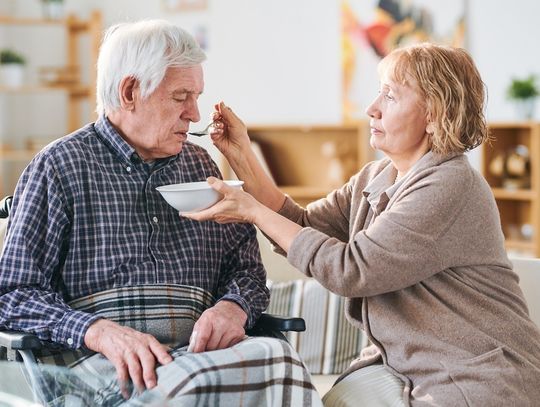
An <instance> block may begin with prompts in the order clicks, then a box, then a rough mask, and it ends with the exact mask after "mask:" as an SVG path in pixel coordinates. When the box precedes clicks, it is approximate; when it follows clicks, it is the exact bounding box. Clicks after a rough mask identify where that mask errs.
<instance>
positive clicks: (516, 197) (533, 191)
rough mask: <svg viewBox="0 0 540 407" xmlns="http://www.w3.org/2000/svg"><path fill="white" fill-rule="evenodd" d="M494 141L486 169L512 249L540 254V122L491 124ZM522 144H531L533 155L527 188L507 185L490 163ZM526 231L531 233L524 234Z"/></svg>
mask: <svg viewBox="0 0 540 407" xmlns="http://www.w3.org/2000/svg"><path fill="white" fill-rule="evenodd" d="M489 128H490V132H491V135H492V138H493V139H492V142H491V144H486V145H485V146H484V147H483V150H482V153H483V154H482V172H483V174H484V176H485V177H486V180H487V181H488V183H489V185H490V186H491V188H492V191H493V195H494V196H495V200H496V202H497V206H498V208H499V212H500V215H501V224H502V228H503V232H504V235H505V239H506V248H507V250H508V251H512V252H516V253H518V254H524V255H530V256H534V257H540V212H539V211H540V162H539V161H540V123H537V122H505V123H491V124H490V125H489ZM518 145H524V146H526V147H527V149H528V151H529V156H530V182H529V185H527V186H526V187H521V188H511V187H508V186H506V187H505V185H504V177H500V176H495V175H494V174H493V173H492V171H490V164H491V163H492V161H493V160H494V159H495V157H497V155H499V154H502V153H507V152H508V151H510V150H511V149H513V148H515V147H516V146H518ZM524 228H525V230H526V231H527V233H523V231H524Z"/></svg>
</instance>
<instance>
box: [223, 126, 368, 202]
mask: <svg viewBox="0 0 540 407" xmlns="http://www.w3.org/2000/svg"><path fill="white" fill-rule="evenodd" d="M248 132H249V136H250V138H251V140H252V141H254V142H255V143H257V144H258V145H259V146H260V149H261V151H262V155H263V157H264V160H265V161H266V164H267V165H268V168H269V170H270V173H271V175H272V177H273V178H274V180H275V182H276V183H277V185H278V186H279V187H280V189H281V190H282V191H283V192H285V193H286V194H288V195H290V196H291V197H292V198H293V199H294V200H295V201H297V202H298V203H299V204H301V205H306V204H307V203H309V202H312V201H314V200H316V199H319V198H322V197H324V196H326V194H328V193H329V192H330V191H331V190H333V189H335V188H336V187H337V186H338V185H341V184H343V183H345V182H346V181H347V180H348V179H349V177H350V176H351V175H353V174H354V173H356V172H358V171H359V170H360V169H361V168H362V167H363V166H364V165H365V164H366V163H367V162H369V161H371V160H373V159H374V151H373V149H372V148H371V147H370V146H369V136H370V135H369V127H368V125H367V123H365V122H359V123H356V124H346V125H313V126H302V125H284V126H275V125H269V126H263V125H256V126H248ZM323 146H326V149H325V147H323ZM329 146H330V149H331V151H334V153H335V154H333V157H332V156H331V155H332V154H329V151H328V148H329ZM336 159H337V160H338V161H337V162H336ZM336 165H339V166H341V168H340V169H341V174H342V176H341V177H340V178H342V179H341V180H337V179H335V176H334V177H332V176H331V174H332V172H333V171H334V173H335V170H336V168H335V166H336ZM332 166H334V167H333V168H332ZM222 167H224V176H225V177H228V176H231V172H230V169H229V168H228V167H227V166H226V165H224V166H222Z"/></svg>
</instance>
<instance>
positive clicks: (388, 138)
mask: <svg viewBox="0 0 540 407" xmlns="http://www.w3.org/2000/svg"><path fill="white" fill-rule="evenodd" d="M379 74H380V91H379V95H378V96H377V98H376V99H375V100H374V101H373V103H372V104H371V105H370V106H369V107H368V108H367V114H368V115H369V117H370V127H371V145H372V146H373V147H374V148H376V149H378V150H380V151H382V152H383V153H384V154H385V155H386V158H384V159H382V160H379V161H375V162H372V163H370V164H368V165H366V167H365V168H363V169H362V170H361V171H360V172H359V173H358V174H356V175H354V176H353V177H352V178H351V179H350V180H349V182H348V183H347V184H345V185H344V186H343V187H341V188H340V189H338V190H336V191H333V192H332V193H330V194H329V195H328V196H327V197H326V198H324V199H320V200H318V201H316V202H313V203H311V204H310V205H308V206H307V208H305V209H304V208H301V207H300V206H298V205H297V204H295V203H294V202H293V201H292V200H291V198H290V197H288V196H286V195H284V194H283V193H282V192H280V191H279V190H278V189H277V187H276V186H275V185H274V184H273V183H272V181H271V180H269V179H268V177H266V176H265V174H264V171H263V170H262V169H261V167H260V165H259V164H258V163H257V161H256V158H255V156H254V154H253V153H252V152H251V150H250V146H249V138H248V134H247V131H246V128H245V126H244V124H243V123H242V121H241V120H240V119H239V118H238V117H237V116H236V115H235V114H234V113H233V112H232V111H231V110H230V109H229V108H227V107H226V106H225V105H224V104H222V103H221V104H220V105H218V106H217V112H216V113H215V119H216V126H215V130H214V131H213V134H212V139H213V141H214V143H215V145H216V146H217V147H218V148H219V149H220V150H221V152H222V153H223V154H224V155H225V156H226V157H227V159H228V161H229V163H230V164H231V166H232V168H233V169H234V171H235V172H236V174H237V175H238V177H239V178H240V179H243V180H244V181H245V191H246V192H243V191H235V190H232V189H231V188H229V187H228V186H226V185H224V184H223V183H222V182H221V181H219V180H216V179H214V178H211V179H210V180H209V181H210V182H211V184H212V186H213V187H214V188H215V189H216V190H218V191H220V192H222V193H224V195H225V198H224V199H223V200H222V201H221V202H220V203H218V204H216V205H215V206H213V207H212V208H209V209H207V210H204V211H202V212H199V213H191V214H182V215H183V216H187V217H189V218H192V219H196V220H206V219H213V220H216V221H217V222H222V223H226V222H233V221H234V222H237V221H241V222H249V223H253V224H255V225H256V226H258V227H259V228H260V229H261V230H262V231H263V232H264V233H265V234H266V235H267V236H268V237H270V238H271V239H272V240H273V241H274V242H275V243H276V244H277V245H278V246H279V247H280V248H281V249H282V250H283V252H285V253H286V255H287V258H288V260H289V262H290V263H291V264H292V265H294V266H295V267H297V268H298V269H299V270H300V271H301V272H303V273H304V274H306V275H307V276H310V277H313V278H315V279H316V280H318V281H319V282H320V283H321V284H322V285H324V286H325V287H326V288H327V289H329V290H330V291H332V292H334V293H336V294H339V295H342V296H344V297H347V299H348V300H347V305H346V311H347V315H348V318H349V320H350V321H351V323H352V324H354V325H355V326H357V327H358V328H359V329H363V330H364V331H365V332H366V333H367V335H368V336H369V339H370V342H371V344H372V346H370V347H369V348H366V349H365V350H364V351H363V352H362V355H360V357H359V358H358V359H357V360H355V361H353V363H352V364H351V366H350V368H349V369H348V370H347V371H346V372H345V373H344V374H343V375H342V376H341V378H340V380H339V381H338V382H337V384H336V385H334V387H333V389H332V390H331V391H330V392H329V393H328V394H327V395H326V396H325V403H326V404H327V405H340V406H342V405H370V406H375V405H403V404H405V405H408V404H410V405H413V406H426V405H430V406H434V405H437V406H462V405H473V406H478V405H498V404H500V403H501V402H503V400H504V402H505V403H507V404H509V405H514V406H530V405H534V404H535V403H537V402H538V400H540V332H539V330H538V328H536V326H535V325H534V324H533V322H531V320H530V318H529V316H528V311H527V305H526V303H525V300H524V297H523V294H522V292H521V290H520V288H519V286H518V277H517V275H516V274H515V273H514V272H513V271H512V266H511V263H510V262H509V260H508V258H507V255H506V252H505V249H504V237H503V234H502V232H501V226H500V222H499V213H498V211H497V207H496V205H495V201H494V199H493V196H492V193H491V190H490V188H489V186H488V184H487V183H486V181H485V180H484V178H483V177H482V176H481V175H480V174H479V173H478V172H477V171H476V170H474V169H473V168H472V167H471V166H470V164H469V162H468V160H467V157H466V156H465V155H464V152H466V151H468V150H471V149H473V148H475V147H477V146H478V145H480V144H481V143H482V142H484V141H486V139H487V138H488V135H487V129H486V123H485V118H484V115H483V108H484V98H485V93H484V85H483V83H482V80H481V78H480V75H479V73H478V71H477V69H476V67H475V65H474V62H473V61H472V59H471V57H470V56H469V55H468V54H467V53H466V52H465V51H464V50H462V49H457V48H451V47H444V46H437V45H431V44H422V45H415V46H411V47H407V48H403V49H399V50H396V51H394V52H392V53H391V54H390V55H388V56H387V57H386V58H384V59H383V60H382V61H381V63H380V65H379ZM368 381H369V383H367V382H368ZM362 403H364V404H362ZM392 403H395V404H392Z"/></svg>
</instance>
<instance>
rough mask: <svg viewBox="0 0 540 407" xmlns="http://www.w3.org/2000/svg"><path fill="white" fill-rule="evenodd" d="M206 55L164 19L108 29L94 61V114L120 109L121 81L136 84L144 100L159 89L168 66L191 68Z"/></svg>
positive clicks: (181, 30) (191, 38)
mask: <svg viewBox="0 0 540 407" xmlns="http://www.w3.org/2000/svg"><path fill="white" fill-rule="evenodd" d="M205 59H206V56H205V54H204V52H203V50H202V49H201V48H200V46H199V45H198V44H197V41H195V39H194V38H193V37H192V36H191V35H190V34H189V33H188V32H187V31H185V30H183V29H181V28H180V27H177V26H175V25H173V24H171V23H170V22H168V21H166V20H143V21H138V22H134V23H121V24H116V25H114V26H112V27H110V28H109V29H108V30H107V31H106V32H105V36H104V38H103V42H102V44H101V48H100V50H99V57H98V62H97V91H96V95H97V109H96V110H97V113H98V114H99V115H104V114H108V113H111V112H114V111H115V110H118V109H119V108H120V95H119V93H118V92H119V85H120V83H121V81H122V79H124V78H126V77H134V78H136V79H137V80H138V81H139V86H140V89H141V96H142V97H143V98H146V97H147V96H149V95H150V94H152V92H153V91H154V90H155V89H156V88H157V87H158V85H159V84H160V83H161V81H162V80H163V77H164V76H165V71H166V70H167V68H170V67H190V66H194V65H198V64H200V63H202V62H203V61H204V60H205Z"/></svg>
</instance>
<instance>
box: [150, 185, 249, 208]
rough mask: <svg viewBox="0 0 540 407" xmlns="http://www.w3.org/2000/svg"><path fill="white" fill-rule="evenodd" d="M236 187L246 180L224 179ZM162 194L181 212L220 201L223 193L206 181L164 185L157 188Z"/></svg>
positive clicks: (205, 206) (206, 206)
mask: <svg viewBox="0 0 540 407" xmlns="http://www.w3.org/2000/svg"><path fill="white" fill-rule="evenodd" d="M224 182H225V183H226V184H227V185H229V186H231V187H234V188H241V187H242V184H244V181H239V180H229V181H224ZM156 189H157V190H158V191H159V193H160V194H161V196H162V197H163V198H164V199H165V200H166V201H167V203H168V204H169V205H171V206H172V207H173V208H174V209H176V210H177V211H179V212H197V211H200V210H203V209H206V208H208V207H210V206H212V205H214V204H215V203H216V202H218V201H219V200H220V199H221V198H222V195H221V194H220V193H218V192H217V191H216V190H214V189H213V188H212V187H211V186H210V184H209V183H208V182H206V181H202V182H186V183H184V184H170V185H162V186H160V187H157V188H156Z"/></svg>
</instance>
